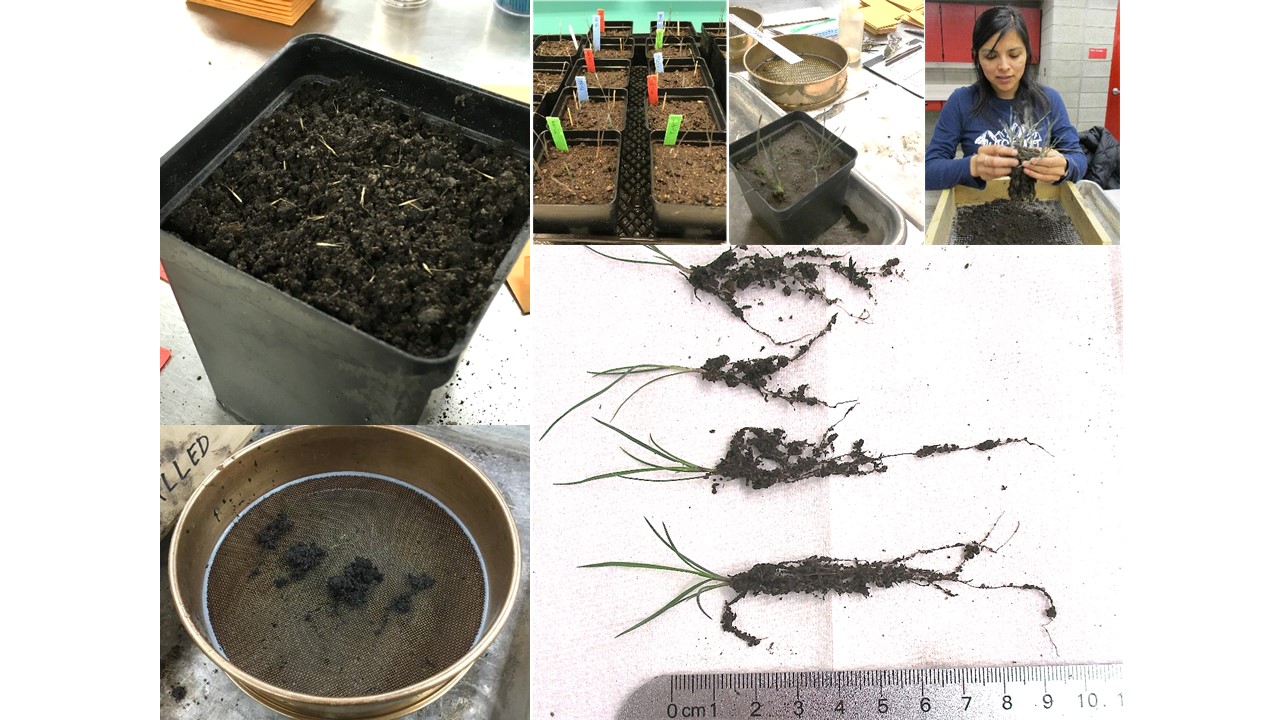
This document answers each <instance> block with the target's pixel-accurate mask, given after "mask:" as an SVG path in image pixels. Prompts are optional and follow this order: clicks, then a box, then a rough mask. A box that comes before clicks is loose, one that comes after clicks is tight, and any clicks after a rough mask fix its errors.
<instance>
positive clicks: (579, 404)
mask: <svg viewBox="0 0 1280 720" xmlns="http://www.w3.org/2000/svg"><path fill="white" fill-rule="evenodd" d="M628 375H630V373H623V374H622V375H619V376H618V379H616V380H614V381H613V382H611V383H609V384H608V385H606V386H605V387H604V389H603V390H599V391H597V392H594V393H592V394H591V395H588V396H587V397H586V398H583V399H582V400H579V401H578V402H577V403H576V404H575V405H574V406H573V407H571V408H569V409H568V410H565V411H564V413H562V414H561V415H560V417H558V418H556V419H555V420H554V421H553V422H552V423H551V424H550V425H548V426H547V429H546V430H543V431H542V434H541V435H539V436H538V439H539V440H541V439H542V438H545V437H546V436H547V433H549V432H551V428H553V427H555V426H556V423H558V422H560V421H561V420H563V419H564V418H565V416H566V415H568V414H569V413H571V412H573V411H574V410H577V409H578V408H580V407H582V406H583V405H586V404H587V403H589V402H591V401H592V400H594V399H596V398H598V397H600V396H601V395H603V394H605V393H607V392H609V390H610V389H611V388H612V387H613V386H614V385H617V384H618V383H620V382H622V381H623V380H625V379H626V378H627V376H628Z"/></svg>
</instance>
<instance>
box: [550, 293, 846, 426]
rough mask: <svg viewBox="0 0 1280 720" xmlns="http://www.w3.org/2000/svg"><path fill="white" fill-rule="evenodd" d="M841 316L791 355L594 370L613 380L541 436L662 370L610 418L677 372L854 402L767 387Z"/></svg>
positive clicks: (761, 390)
mask: <svg viewBox="0 0 1280 720" xmlns="http://www.w3.org/2000/svg"><path fill="white" fill-rule="evenodd" d="M837 317H839V316H838V315H832V316H831V320H829V321H828V322H827V325H826V327H824V328H823V329H822V331H821V332H819V333H818V334H817V335H816V336H814V337H813V339H812V340H810V341H809V342H807V343H805V344H804V345H801V346H800V348H799V349H798V350H797V351H796V353H795V354H793V355H790V356H788V355H771V356H769V357H763V358H754V359H751V360H730V359H729V356H728V355H720V356H717V357H713V358H709V359H708V360H707V361H706V362H705V363H703V364H702V366H701V367H687V366H684V365H657V364H652V363H646V364H639V365H623V366H621V367H616V368H609V369H608V370H596V371H591V374H592V375H597V376H602V377H612V378H613V380H612V381H611V382H610V383H609V384H608V385H606V386H605V387H604V388H603V389H601V390H598V391H596V392H594V393H592V394H590V395H588V396H587V397H585V398H583V399H582V400H579V401H578V402H577V403H575V404H574V405H573V406H572V407H570V408H569V409H568V410H565V411H564V412H563V413H561V415H560V417H558V418H556V419H555V420H553V421H552V422H551V424H550V425H548V426H547V429H546V430H544V431H543V432H542V435H541V436H539V437H538V439H539V440H541V439H542V438H544V437H546V436H547V433H549V432H551V429H552V428H554V427H555V426H556V424H557V423H559V422H560V421H561V420H563V419H564V418H565V417H567V416H568V415H569V413H572V412H573V411H574V410H577V409H578V408H580V407H582V406H583V405H585V404H587V403H588V402H590V401H592V400H594V399H596V398H598V397H600V396H601V395H604V394H605V393H607V392H609V391H610V390H612V389H613V388H614V386H616V385H617V384H618V383H620V382H622V381H623V380H626V379H627V378H629V377H632V376H642V375H643V376H650V375H652V374H655V373H662V374H661V375H658V376H657V377H653V378H651V379H649V380H646V381H645V382H644V383H643V384H642V385H640V387H638V388H636V389H635V390H632V391H631V394H629V395H627V396H626V397H625V398H623V400H622V402H620V403H618V407H617V408H615V409H614V411H613V416H612V417H610V420H612V419H613V418H615V417H617V415H618V411H620V410H622V407H623V406H624V405H626V404H627V402H628V401H630V400H631V398H633V397H635V396H636V394H637V393H639V392H640V391H641V390H643V389H645V388H647V387H649V386H650V385H652V384H654V383H656V382H658V381H659V380H665V379H667V378H669V377H675V376H676V375H684V374H686V373H697V374H698V377H699V378H700V379H701V380H703V381H705V382H709V383H723V384H724V385H726V386H727V387H731V388H734V387H738V386H739V385H741V386H744V387H748V388H750V389H752V390H754V391H755V392H756V393H757V394H759V395H760V396H761V397H763V398H764V399H765V400H766V401H768V400H770V399H778V400H782V401H783V402H785V403H788V404H790V405H795V404H801V405H823V406H825V407H829V408H835V407H838V406H840V405H845V404H848V403H849V402H852V401H845V402H842V403H837V404H835V405H831V404H828V403H827V402H825V401H823V400H820V399H818V398H816V397H814V396H812V395H810V394H809V386H808V385H807V384H804V385H800V386H799V387H797V388H794V389H792V390H779V389H777V388H770V387H768V386H767V383H768V382H769V381H770V380H771V379H772V377H773V375H774V374H775V373H777V372H778V371H779V370H781V369H782V368H785V367H787V366H789V365H790V364H791V363H793V362H795V361H796V360H799V359H800V358H801V357H804V355H805V354H806V353H808V352H809V348H811V347H813V343H815V342H817V341H818V339H819V338H821V337H822V336H823V335H826V334H827V333H828V332H830V330H831V328H832V327H833V326H834V325H835V321H836V318H837Z"/></svg>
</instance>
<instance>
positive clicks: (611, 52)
mask: <svg viewBox="0 0 1280 720" xmlns="http://www.w3.org/2000/svg"><path fill="white" fill-rule="evenodd" d="M634 54H635V51H634V50H632V49H631V46H630V45H627V46H625V47H604V46H601V47H600V52H598V53H596V54H595V56H596V59H597V60H630V59H631V58H632V56H633V55H634Z"/></svg>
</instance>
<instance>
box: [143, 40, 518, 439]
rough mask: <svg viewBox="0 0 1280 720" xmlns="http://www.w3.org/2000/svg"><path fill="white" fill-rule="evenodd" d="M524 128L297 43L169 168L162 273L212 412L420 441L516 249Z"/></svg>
mask: <svg viewBox="0 0 1280 720" xmlns="http://www.w3.org/2000/svg"><path fill="white" fill-rule="evenodd" d="M527 113H528V110H527V106H526V105H523V104H521V103H518V102H514V101H511V100H508V99H505V98H500V97H498V96H496V95H493V94H491V93H488V92H486V91H483V90H480V89H478V88H473V87H470V86H466V85H463V84H461V83H457V82H455V81H452V80H450V79H448V78H443V77H440V76H438V75H434V74H432V73H429V72H427V71H424V70H421V69H419V68H415V67H412V66H409V65H405V64H403V63H398V62H396V61H394V60H391V59H389V58H385V57H382V56H379V55H376V54H374V53H371V52H369V51H366V50H363V49H361V48H357V47H355V46H353V45H350V44H348V43H344V42H342V41H340V40H336V39H334V38H330V37H327V36H323V35H304V36H301V37H299V38H296V39H295V40H293V41H291V42H290V43H289V44H288V45H286V46H285V48H284V49H283V50H281V52H280V53H278V54H277V55H276V56H275V57H274V58H273V59H272V60H271V61H269V62H268V63H267V64H266V65H265V66H264V67H263V68H262V69H261V70H260V71H259V72H258V73H257V74H255V75H254V76H253V77H252V78H251V79H250V80H249V81H248V82H247V83H246V84H245V85H244V86H243V87H242V88H240V90H238V91H237V92H236V93H235V94H234V95H232V97H231V98H230V99H228V100H227V101H226V102H225V103H223V105H222V106H221V107H220V108H218V109H217V110H216V111H214V113H213V114H212V115H210V116H209V118H207V119H206V120H205V121H204V122H203V123H202V124H201V125H200V126H198V127H197V128H196V129H195V130H193V131H192V132H191V133H190V134H189V135H188V136H187V137H186V138H184V139H183V141H181V142H180V143H179V144H178V145H177V146H176V147H175V148H174V149H173V150H171V151H170V152H169V153H168V154H167V155H166V156H165V157H164V158H162V160H161V217H160V220H161V256H162V259H163V260H164V262H165V267H166V269H167V271H168V274H169V278H170V281H171V286H172V288H173V291H174V295H175V297H176V299H177V302H178V305H179V307H180V308H181V310H182V313H183V317H184V319H185V320H186V322H187V325H188V327H189V329H190V330H191V336H192V339H193V341H194V343H195V345H196V348H197V350H198V351H199V353H200V357H201V360H202V362H203V364H204V366H205V368H206V370H207V371H208V374H209V379H210V382H211V384H212V385H213V387H214V391H215V393H216V394H217V396H218V400H219V402H220V403H221V404H222V405H223V406H224V407H226V408H227V409H228V410H230V411H231V412H233V413H235V414H236V415H238V416H240V417H242V418H248V419H252V420H258V421H263V422H293V421H312V422H370V421H395V422H415V421H416V420H417V419H418V418H419V417H420V415H421V412H422V410H423V408H424V407H425V405H426V401H427V397H428V396H429V394H430V391H431V390H432V389H433V388H435V387H437V386H439V385H441V384H443V383H444V382H446V381H447V380H448V379H449V377H450V376H451V375H452V374H453V371H454V369H455V367H456V364H457V361H458V356H459V355H460V354H461V353H462V350H463V349H465V347H466V344H467V343H468V341H469V340H470V337H471V335H472V334H473V333H474V332H475V329H476V326H477V325H478V323H479V319H480V316H481V315H482V314H483V312H484V310H485V308H486V307H487V306H488V304H489V302H491V301H492V299H493V297H494V296H495V295H496V294H497V291H498V290H499V289H500V288H501V285H502V283H503V280H504V279H505V277H506V275H507V273H508V272H509V270H510V267H511V265H512V264H513V263H514V262H515V258H516V257H517V255H518V254H519V252H520V249H521V248H522V247H523V245H524V236H523V233H524V232H525V231H524V230H523V228H524V227H526V223H527V217H528V202H529V199H528V187H527V183H526V182H525V178H526V177H527V173H528V157H527V155H526V150H525V148H524V147H522V143H520V142H519V139H520V138H522V137H523V135H524V132H525V128H527V127H528V125H527V122H528V121H527ZM246 359H252V360H253V362H246Z"/></svg>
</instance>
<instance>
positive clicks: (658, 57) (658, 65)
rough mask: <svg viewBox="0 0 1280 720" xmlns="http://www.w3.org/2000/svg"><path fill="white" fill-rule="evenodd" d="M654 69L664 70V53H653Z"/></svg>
mask: <svg viewBox="0 0 1280 720" xmlns="http://www.w3.org/2000/svg"><path fill="white" fill-rule="evenodd" d="M653 69H654V70H657V71H658V72H662V53H660V52H656V53H654V54H653Z"/></svg>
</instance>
